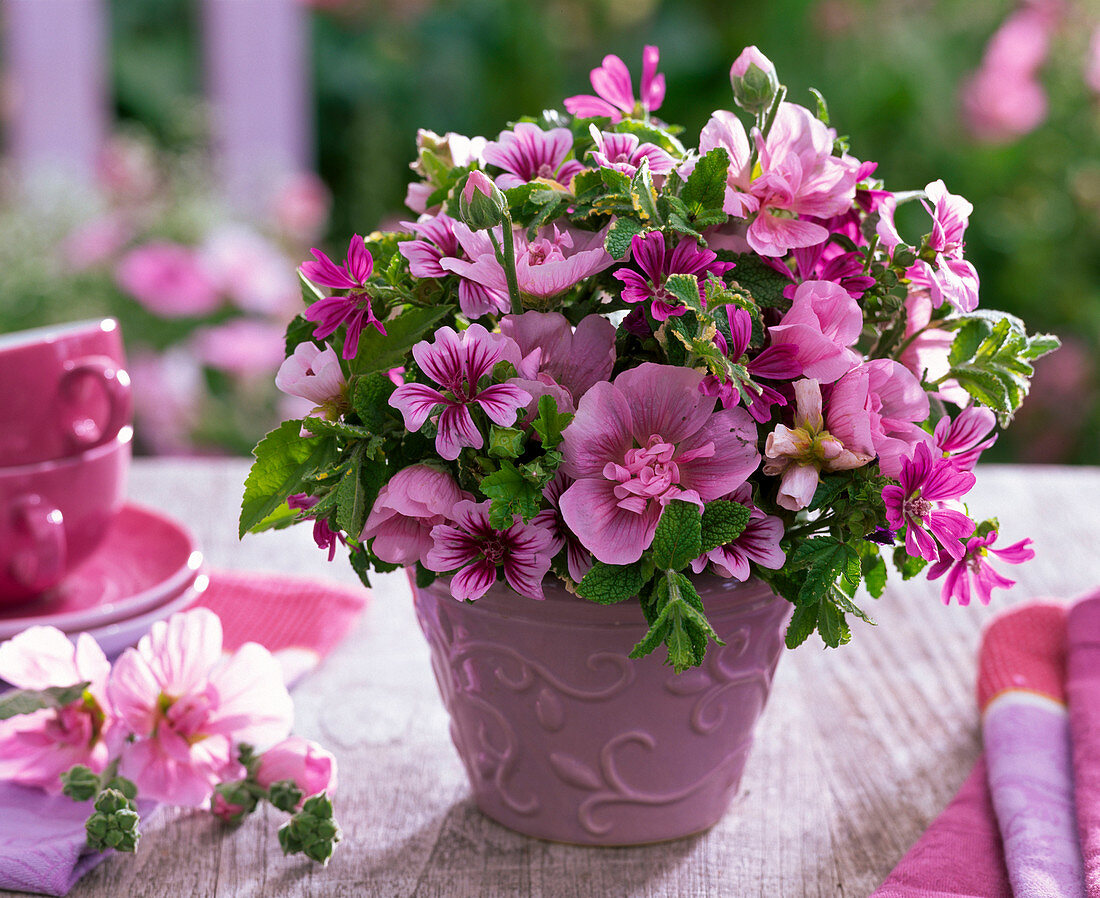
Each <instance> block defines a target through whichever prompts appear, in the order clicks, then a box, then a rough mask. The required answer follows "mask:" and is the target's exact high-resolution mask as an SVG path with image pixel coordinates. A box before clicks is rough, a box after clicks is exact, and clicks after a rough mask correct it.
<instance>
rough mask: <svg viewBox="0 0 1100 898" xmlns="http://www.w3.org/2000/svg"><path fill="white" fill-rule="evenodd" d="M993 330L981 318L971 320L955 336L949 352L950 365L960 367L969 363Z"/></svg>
mask: <svg viewBox="0 0 1100 898" xmlns="http://www.w3.org/2000/svg"><path fill="white" fill-rule="evenodd" d="M992 330H993V328H992V326H991V325H990V324H989V322H988V321H985V320H984V319H981V318H971V319H970V320H969V321H967V322H966V324H964V325H963V326H962V327H960V328H959V330H958V333H956V334H955V339H954V340H953V341H952V343H951V352H950V353H949V354H948V357H947V358H948V361H949V362H950V363H951V364H952V365H961V364H962V363H963V362H969V361H970V360H971V359H972V358H974V356H975V354H976V353H977V352H978V347H979V346H981V345H982V342H983V341H984V340H985V338H986V337H988V336H989V334H990V333H991V332H992Z"/></svg>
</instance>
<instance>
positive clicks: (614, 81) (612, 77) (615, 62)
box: [591, 53, 634, 115]
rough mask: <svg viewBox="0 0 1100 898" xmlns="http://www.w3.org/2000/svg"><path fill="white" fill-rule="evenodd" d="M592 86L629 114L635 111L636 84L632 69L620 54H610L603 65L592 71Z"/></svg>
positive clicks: (604, 59)
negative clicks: (631, 74)
mask: <svg viewBox="0 0 1100 898" xmlns="http://www.w3.org/2000/svg"><path fill="white" fill-rule="evenodd" d="M591 80H592V88H593V90H595V91H596V93H597V94H599V95H600V96H601V97H603V98H604V99H605V100H607V101H608V102H609V103H612V104H613V105H615V106H617V107H619V109H621V110H622V111H623V112H625V113H627V114H628V115H629V114H630V113H632V112H633V111H634V86H633V84H631V79H630V70H629V69H628V68H627V67H626V63H624V62H623V61H622V60H621V59H619V57H618V56H615V55H614V54H610V53H609V54H608V55H607V56H605V57H604V58H603V65H602V66H600V68H598V69H593V70H592V73H591Z"/></svg>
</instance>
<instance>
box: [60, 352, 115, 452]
mask: <svg viewBox="0 0 1100 898" xmlns="http://www.w3.org/2000/svg"><path fill="white" fill-rule="evenodd" d="M87 377H91V378H93V379H95V380H96V381H98V382H99V383H100V384H101V385H102V387H103V391H104V393H105V394H106V396H107V405H108V412H107V421H106V423H105V424H104V425H103V426H102V427H96V426H95V422H94V421H91V420H90V419H88V418H77V419H76V420H75V421H72V422H70V423H68V424H67V425H66V427H67V428H68V432H67V433H66V437H67V438H68V440H69V443H70V444H71V446H72V448H73V449H75V450H76V451H78V452H83V451H84V450H86V449H91V448H93V447H94V446H99V445H100V444H102V443H106V442H107V441H108V440H113V439H114V438H115V437H116V436H117V435H118V432H119V431H120V430H121V429H122V428H123V427H125V426H126V425H127V424H129V423H130V417H131V415H132V414H133V397H132V395H131V393H130V375H129V374H127V372H126V369H125V368H123V367H122V366H120V365H119V364H118V362H116V361H115V360H114V359H112V358H109V357H107V356H102V355H98V356H87V357H85V358H82V359H79V360H77V361H74V362H69V363H68V364H67V365H66V371H65V374H64V375H63V376H62V379H61V395H62V397H75V396H76V395H77V390H78V388H79V384H80V382H81V381H82V380H83V379H84V378H87Z"/></svg>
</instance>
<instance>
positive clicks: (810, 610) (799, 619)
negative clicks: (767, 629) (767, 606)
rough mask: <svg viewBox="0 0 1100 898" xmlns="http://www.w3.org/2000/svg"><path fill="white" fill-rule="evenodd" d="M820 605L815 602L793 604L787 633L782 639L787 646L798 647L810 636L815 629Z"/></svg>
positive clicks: (790, 647)
mask: <svg viewBox="0 0 1100 898" xmlns="http://www.w3.org/2000/svg"><path fill="white" fill-rule="evenodd" d="M820 607H821V606H820V605H819V604H818V603H817V602H812V603H811V604H809V605H795V606H794V614H792V615H791V622H790V623H789V624H787V635H786V637H785V638H784V640H783V641H784V643H785V644H786V646H787V648H789V649H795V648H798V647H799V646H800V645H802V643H804V642H805V641H806V640H807V639H809V638H810V634H811V633H813V631H814V630H816V629H817V613H818V609H819V608H820Z"/></svg>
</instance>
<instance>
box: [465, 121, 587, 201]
mask: <svg viewBox="0 0 1100 898" xmlns="http://www.w3.org/2000/svg"><path fill="white" fill-rule="evenodd" d="M572 151H573V134H572V132H570V131H569V129H568V128H551V129H550V130H549V131H543V130H542V128H540V127H539V126H538V125H536V124H534V123H532V122H519V123H517V124H516V127H515V130H513V131H501V132H500V136H499V137H498V138H497V139H496V140H494V141H490V142H489V143H487V144H486V145H485V151H484V153H483V154H482V155H483V157H484V159H485V161H486V162H487V163H488V164H489V165H495V166H496V167H497V168H502V169H504V173H503V174H499V175H497V176H496V179H495V180H496V184H497V187H499V188H500V189H501V190H508V189H509V188H511V187H520V186H521V185H523V184H526V183H528V182H529V181H534V180H535V179H536V178H543V179H545V180H547V181H555V182H557V183H558V184H560V185H561V186H563V187H566V188H568V186H569V182H570V181H572V180H573V176H574V175H575V174H577V172H580V171H584V165H583V164H582V163H580V162H578V161H577V160H576V159H569V160H567V159H566V156H568V155H569V154H570V153H571V152H572Z"/></svg>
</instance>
